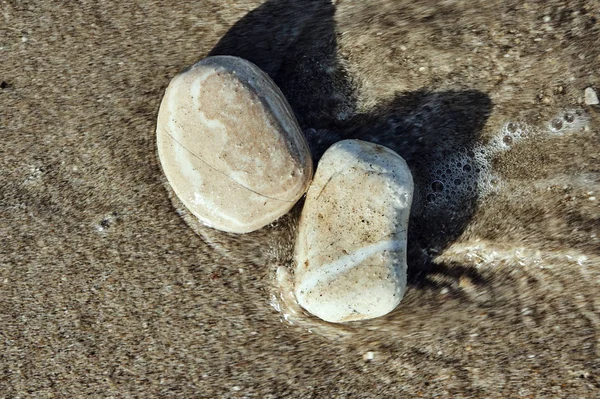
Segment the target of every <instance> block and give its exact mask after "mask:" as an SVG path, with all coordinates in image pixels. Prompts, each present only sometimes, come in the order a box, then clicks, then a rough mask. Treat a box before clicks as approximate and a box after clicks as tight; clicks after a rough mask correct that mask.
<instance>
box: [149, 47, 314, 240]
mask: <svg viewBox="0 0 600 399" xmlns="http://www.w3.org/2000/svg"><path fill="white" fill-rule="evenodd" d="M157 145H158V154H159V158H160V162H161V165H162V168H163V171H164V173H165V175H166V177H167V179H168V181H169V183H170V185H171V187H172V188H173V191H174V192H175V193H176V194H177V196H178V197H179V199H180V200H181V201H182V202H183V204H184V205H185V206H186V207H187V208H188V209H189V210H190V212H191V213H192V214H194V215H195V216H196V217H197V218H198V219H199V220H200V221H201V222H202V223H204V224H205V225H207V226H209V227H213V228H216V229H219V230H223V231H227V232H233V233H247V232H251V231H254V230H257V229H260V228H261V227H263V226H265V225H267V224H269V223H271V222H273V221H274V220H276V219H277V218H279V217H280V216H282V215H284V214H285V213H286V212H288V211H289V210H290V208H291V207H292V206H293V205H294V204H295V203H296V201H298V199H300V197H301V196H302V195H303V194H304V193H305V192H306V190H307V188H308V185H309V183H310V179H311V177H312V173H313V166H312V158H311V155H310V151H309V148H308V145H307V143H306V141H305V139H304V136H303V135H302V132H301V130H300V127H299V126H298V122H297V121H296V118H295V116H294V114H293V112H292V110H291V108H290V106H289V104H288V102H287V101H286V99H285V98H284V96H283V94H282V93H281V91H280V90H279V88H278V87H277V86H276V85H275V83H273V81H272V80H271V79H270V78H269V77H268V76H267V75H266V74H265V73H264V72H262V71H261V70H260V69H259V68H258V67H257V66H256V65H254V64H252V63H250V62H248V61H246V60H243V59H241V58H237V57H230V56H217V57H209V58H206V59H204V60H202V61H200V62H198V63H197V64H195V65H194V66H192V67H191V68H189V69H187V70H185V71H183V72H182V73H180V74H179V75H177V76H175V77H174V78H173V80H172V81H171V83H170V84H169V87H168V88H167V90H166V92H165V95H164V98H163V100H162V103H161V105H160V110H159V113H158V123H157Z"/></svg>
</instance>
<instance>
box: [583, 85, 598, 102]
mask: <svg viewBox="0 0 600 399" xmlns="http://www.w3.org/2000/svg"><path fill="white" fill-rule="evenodd" d="M583 93H584V101H585V104H586V105H598V104H600V101H598V95H597V94H596V90H594V89H593V88H591V87H587V88H586V89H585V91H584V92H583Z"/></svg>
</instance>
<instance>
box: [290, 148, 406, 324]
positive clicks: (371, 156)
mask: <svg viewBox="0 0 600 399" xmlns="http://www.w3.org/2000/svg"><path fill="white" fill-rule="evenodd" d="M412 196H413V179H412V175H411V172H410V170H409V169H408V166H407V165H406V162H405V161H404V159H402V158H401V157H400V156H399V155H398V154H396V153H395V152H393V151H392V150H390V149H388V148H386V147H383V146H380V145H376V144H372V143H367V142H364V141H359V140H344V141H340V142H338V143H336V144H334V145H333V146H332V147H330V148H329V149H328V150H327V151H326V152H325V154H324V155H323V157H322V158H321V160H320V162H319V165H318V167H317V172H316V174H315V178H314V181H313V183H312V184H311V186H310V188H309V190H308V193H307V198H306V203H305V205H304V209H303V211H302V216H301V219H300V225H299V231H298V238H297V242H296V248H295V262H296V270H295V277H294V278H295V294H296V298H297V300H298V302H299V304H300V305H301V306H302V307H303V308H304V309H306V310H308V311H309V312H310V313H312V314H314V315H316V316H318V317H320V318H322V319H323V320H326V321H330V322H346V321H352V320H363V319H370V318H374V317H378V316H382V315H384V314H386V313H388V312H390V311H392V310H393V309H394V308H395V307H396V306H397V305H398V303H399V302H400V300H401V299H402V296H403V295H404V291H405V289H406V268H407V266H406V231H407V227H408V217H409V213H410V207H411V203H412Z"/></svg>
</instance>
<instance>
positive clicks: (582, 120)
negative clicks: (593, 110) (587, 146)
mask: <svg viewBox="0 0 600 399" xmlns="http://www.w3.org/2000/svg"><path fill="white" fill-rule="evenodd" d="M589 121H590V117H589V115H588V114H587V113H586V112H585V111H584V110H582V109H580V108H570V109H565V110H563V111H561V112H559V113H558V114H557V115H556V116H555V117H554V118H552V119H551V120H550V121H548V122H547V123H546V128H547V131H548V133H550V134H551V135H557V136H562V135H564V134H569V133H577V132H580V131H582V130H585V128H586V127H587V126H588V124H589Z"/></svg>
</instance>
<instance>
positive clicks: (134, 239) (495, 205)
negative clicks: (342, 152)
mask: <svg viewBox="0 0 600 399" xmlns="http://www.w3.org/2000/svg"><path fill="white" fill-rule="evenodd" d="M599 19H600V3H599V2H598V1H597V0H568V1H558V0H550V1H512V0H511V1H462V0H456V1H453V0H448V1H429V0H427V1H422V2H410V1H387V0H381V1H362V2H361V1H352V0H338V1H333V2H332V1H329V0H327V1H325V0H311V1H309V0H295V1H294V0H279V1H277V0H268V1H266V2H262V1H246V0H240V1H226V2H225V1H213V0H202V1H198V2H177V3H174V2H166V1H139V2H137V1H105V2H97V1H88V0H81V1H77V2H54V1H50V0H37V1H13V0H3V1H0V398H3V399H16V398H30V397H31V398H415V397H423V398H434V397H435V398H520V397H523V398H595V397H600V296H599V294H598V293H599V292H600V291H599V289H600V108H599V107H598V106H597V105H592V104H586V99H585V96H584V90H585V89H586V88H588V87H589V88H592V89H594V90H595V91H596V92H597V93H598V94H599V95H600V20H599ZM217 54H227V55H236V56H240V57H243V58H246V59H248V60H250V61H252V62H254V63H255V64H256V65H258V66H259V67H260V68H261V69H263V70H264V71H265V72H266V73H268V74H269V75H270V76H271V77H272V78H273V80H274V81H275V82H276V83H277V85H278V86H279V87H280V88H281V90H282V92H283V93H284V94H285V95H286V97H287V99H288V101H289V103H290V105H291V106H292V108H293V111H294V113H295V114H296V117H297V118H298V121H299V123H300V126H301V128H302V129H303V131H305V132H309V133H310V134H311V135H312V136H311V137H313V139H314V142H313V143H312V144H313V148H314V149H315V151H316V152H317V156H318V155H319V153H322V151H324V150H325V149H326V148H327V147H328V146H329V145H330V144H331V143H333V142H335V141H337V140H340V139H343V138H360V139H363V140H366V141H372V142H376V143H379V144H383V145H385V146H387V147H389V148H391V149H393V150H394V151H396V152H397V153H398V154H400V155H401V156H402V157H403V158H404V159H406V161H407V163H408V165H409V167H410V168H411V170H412V172H413V175H414V178H415V185H416V187H417V191H416V192H415V203H414V205H413V206H414V209H413V215H412V217H411V221H410V228H409V233H408V245H409V263H408V265H409V289H408V292H407V295H406V297H405V298H404V300H403V301H402V302H401V304H400V306H399V307H398V308H397V309H396V310H395V311H394V312H392V313H391V314H389V315H387V316H385V317H383V318H380V319H376V320H372V321H367V322H356V323H350V324H347V325H334V324H328V323H325V322H321V321H319V320H318V319H316V318H314V317H312V316H310V315H308V314H306V313H304V312H302V311H301V310H300V309H299V308H298V307H297V306H296V305H295V304H294V301H293V298H292V297H291V296H290V291H291V289H290V287H289V282H288V280H286V272H289V271H291V270H292V269H293V265H292V263H293V262H292V250H293V245H294V237H295V234H296V231H295V227H296V225H297V221H298V215H299V212H300V210H301V205H302V204H301V203H299V204H298V205H297V206H296V207H295V208H294V209H293V210H292V211H291V212H290V213H289V214H288V215H286V216H284V217H283V218H281V219H280V220H278V221H277V222H276V223H274V224H273V225H270V226H267V227H265V228H263V229H261V230H259V231H256V232H253V233H249V234H245V235H235V234H228V233H222V232H218V231H215V230H211V229H210V228H207V227H204V226H201V225H200V224H198V223H197V222H196V221H194V220H193V218H192V217H191V216H190V215H189V213H188V212H186V210H185V209H184V208H182V207H181V204H179V203H178V202H177V199H176V198H175V197H173V195H172V193H171V191H170V189H169V188H168V186H167V185H166V184H165V178H164V175H163V172H162V170H161V166H160V163H159V161H158V158H157V152H156V116H157V112H158V108H159V104H160V101H161V99H162V96H163V93H164V90H165V88H166V87H167V85H168V84H169V82H170V80H171V79H172V78H173V76H175V74H177V73H178V72H179V71H181V70H182V69H184V68H186V67H188V66H190V65H192V64H194V63H195V62H197V61H198V60H200V59H202V58H204V57H206V56H208V55H217ZM515 132H517V133H518V134H517V133H515ZM507 134H508V135H511V136H510V137H509V139H506V135H507ZM503 143H504V144H503ZM471 153H472V154H474V155H473V156H472V157H471V155H470V154H471ZM456 154H463V155H462V156H463V157H471V158H473V159H475V158H476V156H479V155H477V154H482V155H480V158H481V159H482V160H481V159H479V158H477V159H478V160H477V162H480V163H481V164H482V165H484V166H485V167H481V168H480V170H479V171H478V172H477V174H476V175H473V176H475V177H473V179H474V180H473V181H474V182H475V183H474V184H475V186H474V188H473V189H472V190H470V191H468V192H467V191H464V190H463V191H461V190H462V189H461V188H460V187H458V185H460V184H461V182H460V181H459V182H458V183H455V184H456V186H457V187H458V188H456V192H455V194H452V195H450V194H449V195H450V196H449V197H443V198H442V197H441V196H440V197H436V198H435V201H438V202H435V201H433V200H431V201H429V200H428V198H429V199H431V198H434V197H431V196H429V197H428V195H429V194H431V190H432V189H431V181H432V179H441V177H439V176H441V174H444V176H445V172H444V171H445V168H446V165H450V164H451V163H453V162H454V159H455V158H453V157H456ZM461 159H462V158H461ZM454 163H456V162H454ZM437 169H443V170H442V171H441V172H440V173H438V172H437ZM448 170H450V169H448ZM448 175H449V176H450V174H448ZM444 178H448V177H444ZM448 179H449V178H448ZM455 180H458V179H455ZM450 184H452V183H450ZM462 184H464V182H463V183H462ZM456 193H459V194H460V193H464V194H460V195H459V194H456ZM428 201H429V202H428ZM340 234H343V232H340ZM278 272H279V274H278ZM278 275H279V277H280V279H279V280H277V277H276V276H278Z"/></svg>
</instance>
